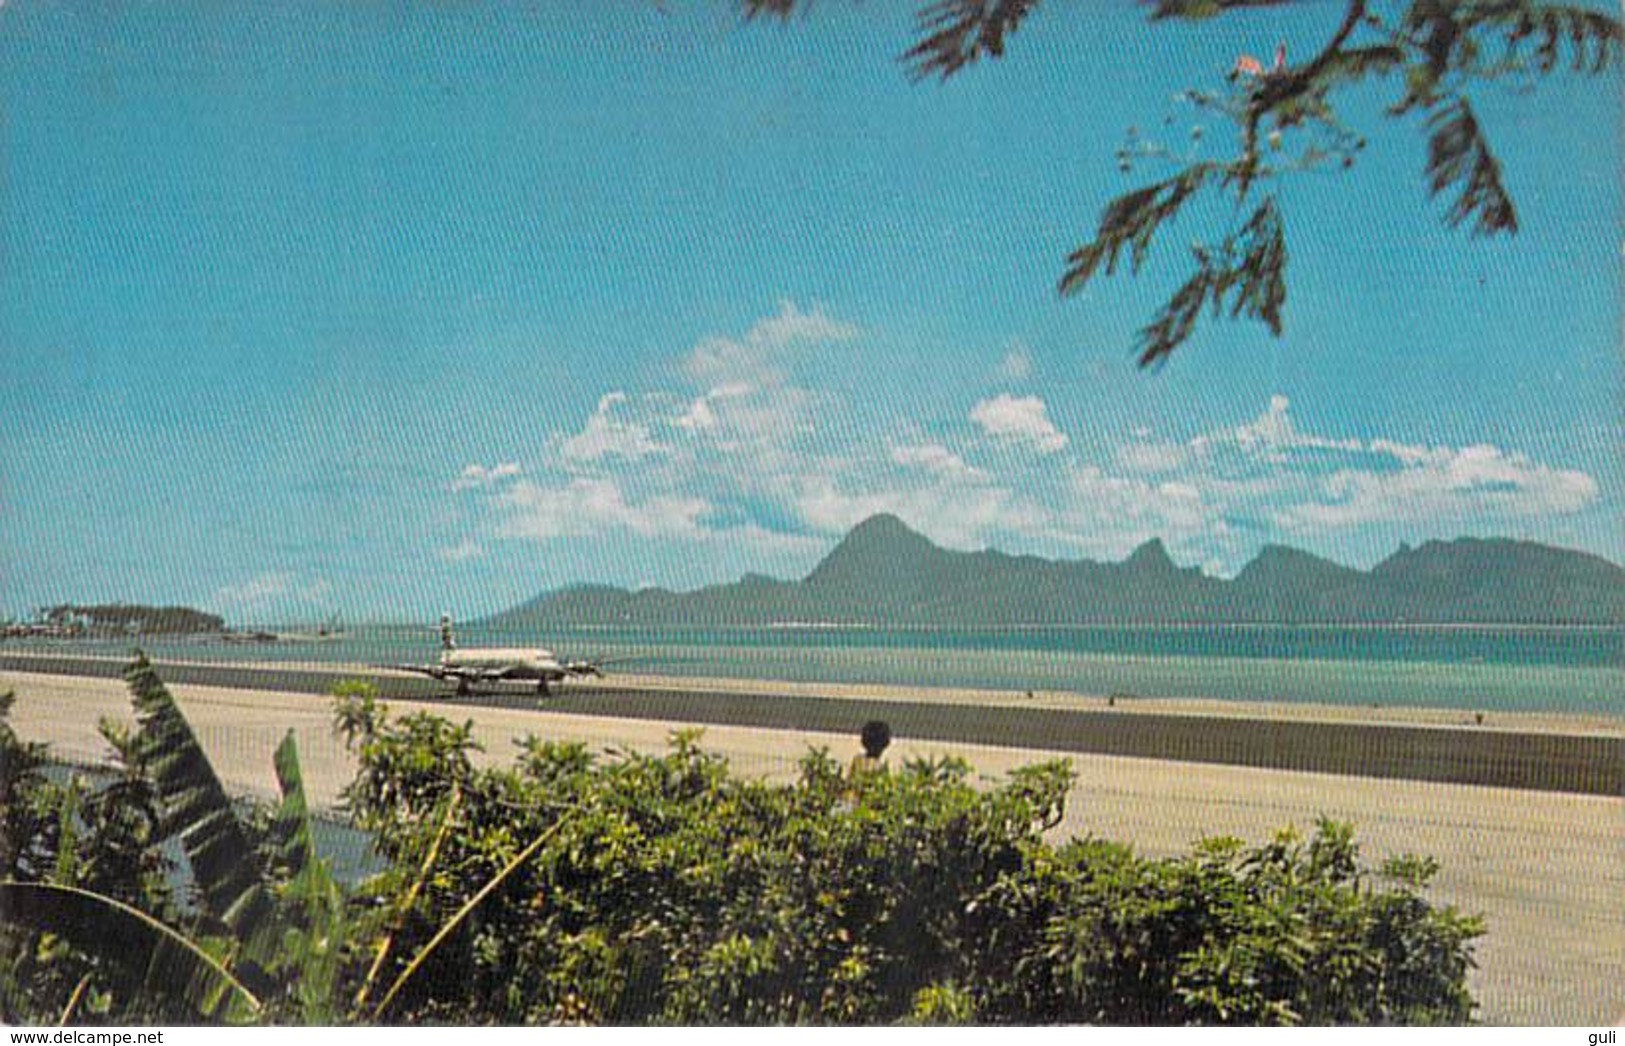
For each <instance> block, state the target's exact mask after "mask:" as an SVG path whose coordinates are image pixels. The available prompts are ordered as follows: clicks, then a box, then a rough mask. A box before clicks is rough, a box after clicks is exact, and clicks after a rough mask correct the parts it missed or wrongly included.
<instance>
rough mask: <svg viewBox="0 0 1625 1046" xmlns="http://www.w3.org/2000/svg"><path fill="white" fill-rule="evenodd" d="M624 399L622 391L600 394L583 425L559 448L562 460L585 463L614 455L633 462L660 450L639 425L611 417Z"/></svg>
mask: <svg viewBox="0 0 1625 1046" xmlns="http://www.w3.org/2000/svg"><path fill="white" fill-rule="evenodd" d="M625 402H626V393H624V392H608V393H605V394H604V395H603V396H600V397H599V399H598V407H597V409H595V410H594V411H593V412H592V415H591V416H590V417H588V418H587V424H586V427H584V428H583V429H582V430H581V431H580V432H578V433H577V434H576V435H574V436H571V437H570V438H569V439H567V440H565V441H564V443H563V445H562V446H561V447H560V448H559V450H560V452H561V453H562V454H563V455H564V457H565V459H566V460H569V461H575V462H588V461H602V460H604V459H605V458H612V457H618V458H625V459H626V460H628V461H636V460H638V459H639V458H643V457H647V456H649V455H650V454H659V453H661V452H662V451H664V450H665V449H666V448H665V447H663V446H661V445H660V444H658V443H656V442H655V441H654V440H653V439H651V438H650V436H649V430H648V429H647V428H645V427H644V426H643V425H641V424H639V423H638V422H635V421H626V420H623V419H620V418H617V417H615V415H614V412H615V408H616V407H617V406H618V405H620V404H624V403H625Z"/></svg>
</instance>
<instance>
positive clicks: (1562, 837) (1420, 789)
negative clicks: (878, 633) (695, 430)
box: [0, 672, 1625, 1025]
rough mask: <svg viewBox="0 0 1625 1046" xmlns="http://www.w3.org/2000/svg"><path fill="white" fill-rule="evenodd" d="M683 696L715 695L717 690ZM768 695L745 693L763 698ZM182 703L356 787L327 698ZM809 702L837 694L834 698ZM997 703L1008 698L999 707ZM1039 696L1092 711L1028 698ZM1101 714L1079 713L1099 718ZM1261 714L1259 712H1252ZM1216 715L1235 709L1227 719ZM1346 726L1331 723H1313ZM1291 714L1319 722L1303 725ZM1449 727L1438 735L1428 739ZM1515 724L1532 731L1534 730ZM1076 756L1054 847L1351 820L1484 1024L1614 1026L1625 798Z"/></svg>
mask: <svg viewBox="0 0 1625 1046" xmlns="http://www.w3.org/2000/svg"><path fill="white" fill-rule="evenodd" d="M617 682H618V683H620V684H624V683H626V682H628V681H627V680H625V679H624V678H623V679H620V680H618V681H617ZM662 682H663V683H664V682H665V681H662ZM688 682H689V684H690V685H706V686H710V685H712V684H713V683H714V682H716V681H705V682H704V683H702V684H696V681H688ZM736 685H741V684H736ZM771 686H772V689H774V690H778V689H780V685H779V684H772V685H771ZM767 688H768V685H766V684H755V685H754V689H757V690H764V689H767ZM3 689H14V690H15V691H16V693H17V703H16V706H15V708H14V709H13V712H12V723H13V726H14V727H15V729H16V730H17V732H18V733H19V734H20V735H21V736H22V737H24V738H25V739H30V740H38V741H46V742H49V743H50V744H51V746H52V749H53V751H54V752H55V753H56V754H57V755H58V756H59V757H62V758H66V759H70V760H74V761H95V760H99V759H101V758H103V757H104V756H105V754H106V746H105V744H104V743H103V742H102V740H101V738H100V736H99V735H98V734H97V732H96V723H97V721H98V719H99V718H100V717H102V716H110V717H113V718H117V719H122V720H126V721H128V720H129V719H131V718H132V716H131V712H130V705H129V700H128V696H127V693H126V691H125V689H124V686H123V684H122V683H121V682H119V681H117V680H101V679H85V678H77V677H68V676H55V675H39V674H29V673H20V672H5V673H0V690H3ZM848 689H850V690H852V691H854V692H855V693H854V696H877V695H875V694H868V693H867V688H848ZM174 692H175V695H176V698H177V700H178V701H179V702H180V703H181V705H182V707H183V708H184V709H185V711H186V713H187V716H188V718H189V719H190V720H191V722H192V724H193V728H194V729H195V730H196V731H197V733H198V736H199V738H200V739H201V741H202V743H203V745H204V746H205V748H206V750H207V751H208V752H209V755H210V757H211V759H212V760H213V761H214V763H215V766H216V768H217V769H218V770H219V771H220V773H221V775H222V777H224V778H225V779H226V782H227V786H228V788H230V789H233V790H236V791H241V792H245V793H251V794H257V795H262V796H269V795H272V794H274V791H275V787H276V786H275V779H274V776H273V774H272V769H271V753H272V751H273V750H274V749H275V747H276V745H277V743H278V742H279V741H280V740H281V737H282V735H283V734H284V733H285V732H286V731H287V730H289V729H291V730H293V731H294V733H295V735H296V736H297V737H298V740H299V746H300V756H301V761H302V763H303V765H304V769H305V775H306V782H307V787H309V788H310V790H311V792H312V797H313V800H314V801H315V802H317V803H319V804H321V805H324V806H330V805H332V804H333V803H334V802H336V800H337V797H338V794H339V791H340V789H342V787H343V785H344V784H345V783H346V782H347V781H348V780H349V777H350V774H351V770H352V765H353V764H352V763H351V761H350V759H349V757H348V755H347V754H346V753H345V752H344V750H343V747H342V745H341V744H340V743H339V742H338V741H336V740H335V739H334V738H333V736H332V734H331V729H330V714H329V713H330V708H329V703H328V701H327V699H325V698H321V697H314V696H306V695H301V694H293V693H270V692H263V691H244V690H226V689H218V688H209V687H190V686H176V687H174ZM816 692H817V693H820V694H828V693H829V688H824V687H819V688H817V690H816ZM886 696H891V695H889V694H888V695H886ZM938 696H939V697H940V696H942V695H941V694H940V693H939V694H938ZM943 699H945V700H951V701H971V700H974V699H975V698H974V694H973V693H972V692H947V696H946V697H943ZM1002 700H1003V701H1008V700H1009V697H1008V695H1002ZM1033 700H1034V701H1040V700H1054V701H1063V700H1064V701H1089V700H1090V699H1085V698H1079V697H1077V696H1076V695H1034V698H1033ZM1099 700H1100V699H1094V700H1093V703H1091V704H1090V705H1089V707H1098V701H1099ZM1128 704H1129V703H1126V702H1125V703H1122V704H1120V707H1124V706H1126V705H1128ZM1144 704H1145V705H1148V706H1151V705H1154V706H1156V707H1157V708H1158V709H1159V710H1162V711H1173V710H1175V709H1174V708H1173V707H1171V706H1173V705H1175V704H1178V705H1180V706H1182V707H1181V708H1180V709H1179V710H1182V711H1195V712H1201V711H1206V710H1208V709H1209V708H1210V706H1214V705H1218V704H1219V703H1217V702H1211V703H1210V702H1178V703H1175V702H1162V701H1158V702H1149V701H1147V702H1144ZM391 706H392V708H393V709H394V710H395V711H396V712H406V711H413V710H418V709H426V710H431V711H436V712H438V713H440V714H443V715H448V716H449V717H452V718H459V719H460V718H469V719H472V720H473V721H474V723H475V736H476V737H477V738H478V739H479V741H480V742H481V743H482V744H483V745H484V746H485V748H486V755H485V758H486V759H487V760H489V761H492V762H505V761H507V760H508V759H509V758H510V757H511V756H512V754H513V751H514V749H513V747H512V741H513V740H514V739H516V738H519V737H522V736H524V735H526V734H528V733H538V734H544V735H545V736H548V737H551V738H556V739H564V740H578V741H584V742H586V743H588V744H589V745H591V746H593V747H595V748H617V747H618V748H632V749H638V750H655V749H659V748H662V747H664V746H665V744H666V743H667V739H668V737H669V734H670V732H671V729H672V726H671V724H668V723H652V722H646V721H640V720H630V719H613V718H606V717H601V716H570V715H561V714H549V715H537V714H536V713H534V712H529V711H518V710H505V709H488V708H447V707H445V706H437V705H433V704H426V705H416V704H413V703H410V702H391ZM1260 711H1261V709H1259V708H1254V709H1252V714H1254V715H1256V714H1258V713H1259V712H1260ZM1273 711H1277V712H1278V711H1280V710H1279V709H1273ZM1375 711H1380V710H1375ZM1223 712H1224V713H1228V712H1229V709H1228V707H1225V708H1224V709H1223ZM1339 713H1340V710H1336V709H1332V710H1329V711H1327V712H1326V713H1324V714H1330V715H1336V714H1339ZM1283 714H1288V715H1302V714H1314V713H1313V712H1306V711H1305V710H1303V709H1296V710H1293V711H1291V712H1286V713H1283ZM1342 714H1347V713H1346V712H1343V713H1342ZM1388 714H1391V715H1396V716H1404V717H1408V718H1401V719H1397V720H1395V721H1401V722H1417V721H1419V720H1418V718H1416V717H1420V718H1421V721H1426V720H1427V717H1428V716H1449V715H1451V714H1452V713H1427V712H1418V711H1411V710H1398V709H1395V710H1392V711H1391V712H1389V713H1388ZM1454 714H1455V715H1460V713H1454ZM1519 718H1520V720H1538V719H1539V718H1540V717H1519ZM1550 718H1551V723H1550V724H1549V725H1548V727H1547V728H1548V729H1554V730H1562V731H1564V732H1592V731H1593V730H1596V731H1601V732H1605V733H1609V734H1617V733H1619V726H1618V721H1617V720H1608V719H1607V718H1605V717H1597V721H1596V722H1594V723H1590V724H1589V726H1588V727H1582V726H1581V724H1579V723H1576V722H1575V719H1576V717H1550ZM1363 721H1370V720H1369V719H1366V720H1363ZM1448 723H1449V720H1448V719H1446V720H1443V721H1439V722H1438V725H1441V726H1444V725H1448ZM1497 725H1504V724H1497ZM1520 725H1521V726H1522V727H1523V728H1538V727H1536V726H1535V725H1534V724H1533V723H1531V722H1527V721H1526V722H1523V723H1521V724H1520ZM703 743H704V745H705V747H707V748H708V749H711V750H714V751H717V752H720V753H722V754H724V755H726V756H727V757H728V758H729V759H730V761H731V762H732V763H733V765H734V766H735V768H736V769H738V770H739V771H740V772H743V773H748V774H759V775H762V776H766V777H770V778H788V777H790V776H791V775H793V774H794V772H795V762H796V760H797V759H798V758H799V757H800V756H801V755H802V754H803V753H804V752H805V751H806V750H807V748H808V747H809V746H820V745H821V746H827V747H829V748H830V749H831V750H832V751H834V752H835V754H836V755H837V756H839V757H841V758H843V759H844V758H845V757H846V756H847V755H848V754H849V753H851V752H852V751H854V750H855V741H854V739H852V738H849V737H844V736H839V735H831V734H818V733H806V732H793V731H767V730H758V729H749V728H740V727H722V726H712V727H709V728H707V729H706V731H705V738H704V742H703ZM949 753H951V754H955V755H959V756H962V757H964V758H966V759H968V760H969V761H970V762H971V764H972V765H973V766H975V767H976V768H977V770H978V771H979V772H980V773H982V774H984V775H987V776H990V777H992V776H997V775H1001V774H1004V773H1007V772H1008V771H1009V770H1010V769H1012V768H1014V767H1016V766H1020V765H1023V764H1025V763H1030V762H1035V761H1038V760H1040V759H1042V758H1045V755H1046V754H1045V753H1043V752H1038V751H1033V750H1026V749H1006V748H994V747H986V746H976V745H962V744H955V745H950V744H946V743H941V744H938V743H930V744H916V743H910V742H908V741H906V740H901V741H899V742H898V743H897V744H896V745H895V746H894V747H893V750H892V752H891V758H892V759H894V760H900V759H905V758H908V757H910V756H914V755H927V754H949ZM1067 758H1070V759H1071V760H1072V763H1073V766H1074V767H1075V769H1076V770H1077V773H1078V783H1077V786H1076V788H1075V789H1074V790H1073V793H1072V796H1071V799H1070V800H1069V802H1068V807H1067V812H1066V819H1065V821H1064V823H1063V824H1062V826H1061V827H1060V828H1059V829H1058V830H1057V832H1058V833H1059V834H1063V835H1065V834H1078V833H1092V834H1095V835H1099V836H1103V837H1107V838H1113V839H1121V840H1128V841H1132V842H1133V843H1134V844H1135V846H1136V847H1137V848H1139V849H1140V850H1141V851H1142V852H1146V853H1150V854H1173V853H1178V852H1181V851H1184V850H1186V849H1188V847H1189V845H1190V844H1191V842H1192V841H1194V840H1196V839H1198V838H1200V837H1202V836H1204V835H1215V834H1228V835H1235V836H1239V837H1241V838H1243V839H1247V840H1249V841H1259V840H1263V839H1266V838H1268V837H1269V835H1270V834H1271V833H1272V832H1273V831H1275V830H1276V829H1278V828H1281V827H1284V826H1287V825H1296V826H1297V827H1299V828H1300V829H1306V830H1307V829H1310V828H1312V826H1313V824H1314V821H1315V819H1316V818H1317V817H1318V816H1321V815H1325V816H1329V817H1333V818H1337V819H1342V820H1348V821H1352V822H1353V823H1354V824H1355V826H1356V829H1357V832H1358V838H1359V839H1360V840H1361V843H1362V846H1363V848H1364V852H1365V854H1366V856H1367V857H1368V858H1370V859H1371V860H1373V861H1375V860H1380V859H1381V858H1382V857H1384V856H1386V855H1390V854H1395V853H1403V852H1421V853H1426V854H1431V855H1433V856H1435V857H1437V858H1438V859H1439V860H1440V861H1441V862H1442V864H1443V871H1442V872H1441V874H1440V876H1439V878H1438V880H1437V881H1436V885H1435V891H1434V892H1435V895H1436V897H1437V898H1438V899H1440V900H1444V901H1448V902H1450V903H1453V904H1456V905H1457V906H1459V907H1461V908H1464V909H1466V910H1469V911H1474V912H1479V913H1481V914H1483V916H1484V917H1485V919H1486V920H1487V922H1488V925H1489V933H1488V935H1487V936H1486V937H1485V938H1483V939H1482V940H1481V941H1480V943H1479V946H1478V962H1479V969H1478V970H1477V971H1475V973H1474V975H1473V978H1472V984H1473V988H1474V991H1475V994H1476V995H1477V997H1478V999H1479V1000H1480V1002H1481V1003H1482V1005H1483V1017H1484V1019H1485V1020H1487V1021H1490V1022H1492V1023H1507V1024H1559V1025H1587V1024H1589V1025H1597V1024H1606V1023H1609V1022H1611V1021H1613V1020H1615V1019H1617V1018H1618V1017H1619V1015H1620V1014H1621V1012H1625V816H1622V815H1625V801H1622V800H1621V799H1620V798H1618V797H1607V796H1581V795H1568V794H1562V793H1548V792H1532V791H1517V790H1512V789H1499V788H1485V787H1475V786H1465V785H1444V784H1428V783H1419V782H1409V781H1394V780H1373V779H1365V778H1353V777H1336V776H1330V775H1324V774H1308V773H1298V772H1291V771H1280V770H1257V769H1248V768H1240V767H1227V766H1214V765H1207V764H1195V763H1177V762H1167V761H1158V760H1149V759H1129V758H1122V757H1114V756H1091V755H1077V754H1072V755H1070V756H1067Z"/></svg>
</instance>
